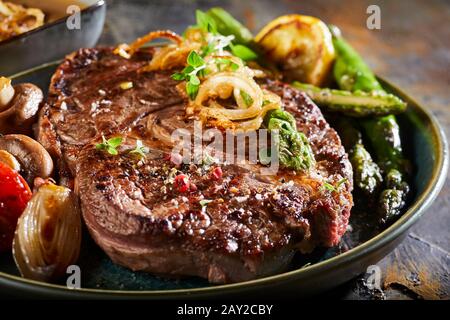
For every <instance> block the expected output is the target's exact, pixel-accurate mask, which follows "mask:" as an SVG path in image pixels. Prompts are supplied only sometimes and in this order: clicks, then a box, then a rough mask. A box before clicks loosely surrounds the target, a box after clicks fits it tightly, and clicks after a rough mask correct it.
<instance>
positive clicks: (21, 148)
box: [0, 134, 53, 185]
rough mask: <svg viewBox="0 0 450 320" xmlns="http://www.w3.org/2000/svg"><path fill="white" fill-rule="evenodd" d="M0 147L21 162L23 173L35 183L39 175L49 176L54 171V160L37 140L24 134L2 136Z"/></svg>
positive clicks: (30, 181)
mask: <svg viewBox="0 0 450 320" xmlns="http://www.w3.org/2000/svg"><path fill="white" fill-rule="evenodd" d="M0 149H1V150H5V151H7V152H9V153H10V154H11V155H13V156H14V157H15V158H16V159H17V161H19V163H20V167H21V174H22V176H23V177H24V179H25V180H26V181H27V182H28V183H29V184H30V185H33V182H34V179H35V178H37V177H41V178H44V179H46V178H49V177H50V176H51V174H52V172H53V160H52V158H51V157H50V154H49V153H48V152H47V150H45V148H44V147H43V146H42V145H41V144H40V143H39V142H37V141H36V140H34V139H32V138H30V137H28V136H25V135H22V134H8V135H4V136H2V137H0Z"/></svg>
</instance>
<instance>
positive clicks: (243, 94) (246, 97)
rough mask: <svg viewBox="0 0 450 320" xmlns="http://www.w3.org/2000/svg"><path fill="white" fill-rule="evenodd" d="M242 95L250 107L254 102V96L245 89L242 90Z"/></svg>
mask: <svg viewBox="0 0 450 320" xmlns="http://www.w3.org/2000/svg"><path fill="white" fill-rule="evenodd" d="M239 93H240V95H241V97H242V99H243V100H244V102H245V104H246V105H247V107H250V106H251V105H252V104H253V98H252V97H251V96H250V95H249V94H248V93H247V92H245V91H242V90H240V92H239Z"/></svg>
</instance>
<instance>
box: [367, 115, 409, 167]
mask: <svg viewBox="0 0 450 320" xmlns="http://www.w3.org/2000/svg"><path fill="white" fill-rule="evenodd" d="M361 124H362V126H363V128H364V130H365V132H366V135H367V137H368V138H369V140H370V142H371V143H372V148H373V149H374V151H375V153H376V154H377V160H378V163H379V164H380V166H381V168H382V169H383V170H384V171H385V172H389V170H390V169H397V170H398V169H401V168H403V167H404V165H405V160H404V159H403V151H402V145H401V141H400V127H399V125H398V123H397V121H396V119H395V117H394V116H393V115H390V116H386V117H381V118H376V119H368V120H363V121H361ZM400 171H403V170H400Z"/></svg>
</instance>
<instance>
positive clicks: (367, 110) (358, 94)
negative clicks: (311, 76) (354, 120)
mask: <svg viewBox="0 0 450 320" xmlns="http://www.w3.org/2000/svg"><path fill="white" fill-rule="evenodd" d="M293 86H294V87H296V88H298V89H300V90H301V91H304V92H305V93H306V94H308V96H309V97H310V98H311V99H312V100H314V102H316V103H317V104H318V105H320V106H321V107H323V108H324V109H325V110H327V111H335V112H340V113H342V114H345V115H347V116H351V117H367V116H384V115H388V114H392V113H400V112H403V111H405V109H406V104H405V103H404V102H403V101H402V100H401V99H399V98H398V97H396V96H394V95H393V94H388V93H384V92H381V91H374V92H370V93H368V92H364V91H360V90H359V91H355V92H350V91H345V90H334V89H322V88H318V87H315V86H313V85H310V84H303V83H300V82H297V81H295V82H294V83H293Z"/></svg>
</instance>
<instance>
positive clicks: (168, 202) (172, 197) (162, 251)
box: [38, 48, 352, 283]
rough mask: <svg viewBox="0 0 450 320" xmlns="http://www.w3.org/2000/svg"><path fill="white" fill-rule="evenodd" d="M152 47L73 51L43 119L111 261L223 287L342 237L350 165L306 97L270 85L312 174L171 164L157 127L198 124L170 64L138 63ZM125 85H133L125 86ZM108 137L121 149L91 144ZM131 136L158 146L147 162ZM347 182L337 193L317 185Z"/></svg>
mask: <svg viewBox="0 0 450 320" xmlns="http://www.w3.org/2000/svg"><path fill="white" fill-rule="evenodd" d="M151 55H152V49H148V50H147V51H140V52H138V53H137V54H135V55H134V56H133V57H132V58H131V59H130V60H126V59H123V58H121V57H119V56H117V55H114V54H112V50H111V49H109V48H101V49H83V50H80V51H78V52H76V53H74V54H72V55H71V56H69V57H68V58H67V59H66V60H65V61H64V62H63V63H62V64H61V65H60V66H59V68H58V69H57V71H56V73H55V74H54V76H53V78H52V81H51V85H50V89H49V96H48V100H47V105H46V106H45V107H44V109H43V110H42V113H41V116H40V122H39V132H38V137H39V140H40V142H41V143H42V144H43V145H44V146H45V147H46V148H47V149H48V150H49V151H50V152H51V154H52V155H53V156H54V157H55V158H56V159H57V161H58V164H59V171H60V175H61V179H62V181H64V182H65V183H66V184H68V185H71V183H72V181H74V188H75V190H76V192H77V194H78V195H79V197H80V201H81V207H82V211H83V216H84V220H85V222H86V225H87V227H88V229H89V231H90V233H91V235H92V237H93V238H94V240H95V241H96V242H97V244H98V245H99V246H100V247H101V248H102V249H103V250H104V251H105V252H106V253H107V254H108V255H109V256H110V258H111V259H112V260H113V261H114V262H116V263H118V264H120V265H123V266H126V267H129V268H131V269H132V270H143V271H148V272H151V273H154V274H161V275H168V276H171V275H172V276H179V275H193V276H200V277H205V278H208V279H209V281H210V282H214V283H225V282H236V281H244V280H249V279H253V278H257V277H261V276H265V275H269V274H273V273H276V272H280V271H282V270H284V269H286V268H287V266H288V265H289V263H290V261H291V259H292V257H293V255H294V253H295V252H296V251H298V250H300V251H303V252H307V251H310V250H312V249H313V248H314V247H315V246H318V245H322V246H333V245H336V244H337V243H338V242H339V240H340V237H341V236H342V234H343V233H344V232H345V230H346V227H347V224H348V218H349V214H350V209H351V207H352V197H351V188H352V173H351V166H350V164H349V162H348V159H347V155H346V154H345V151H344V149H343V147H342V146H341V143H340V139H339V137H338V136H337V134H336V132H335V131H334V130H333V129H332V128H330V127H329V125H328V124H327V122H326V121H325V120H324V118H323V116H322V114H321V112H320V110H319V109H318V108H317V107H316V106H315V105H314V104H313V103H312V102H311V100H309V99H308V98H307V97H306V96H305V95H304V94H302V93H300V92H299V91H297V90H295V89H293V88H291V87H289V86H287V85H285V84H282V83H279V82H276V81H269V80H267V81H266V82H265V84H264V86H265V88H266V89H268V90H271V91H273V92H275V93H277V94H278V95H280V96H281V97H282V99H283V102H284V105H285V109H286V110H287V111H289V112H290V113H292V114H293V115H294V116H295V117H296V119H297V124H298V129H299V130H300V131H302V132H303V133H305V135H306V136H307V137H308V139H309V141H310V143H311V147H312V149H313V152H314V155H315V159H316V166H315V167H314V168H313V169H312V170H311V171H310V172H308V173H296V174H295V173H293V172H290V171H283V170H280V171H279V172H278V174H277V175H276V176H261V175H260V174H259V171H258V170H256V169H255V167H256V166H257V165H254V166H242V165H234V164H227V165H225V164H221V165H215V164H211V165H207V166H201V165H194V164H184V165H181V166H180V165H176V164H174V163H173V162H172V161H171V159H170V157H167V152H168V151H170V146H168V145H166V144H164V142H162V140H161V139H156V137H155V130H151V129H152V126H158V127H157V128H158V130H160V131H164V132H166V133H169V134H170V132H171V131H172V130H174V129H176V128H179V127H183V128H186V129H187V130H192V123H191V122H190V121H191V120H186V119H185V117H184V110H185V107H186V104H187V99H186V97H185V96H184V95H182V94H181V93H180V91H179V90H178V89H177V88H176V86H177V84H178V82H176V81H174V80H172V79H171V78H170V75H171V74H172V73H173V71H172V72H162V71H161V72H146V73H141V72H139V71H138V69H139V68H140V67H142V66H143V65H145V64H146V63H147V62H148V60H149V59H151ZM126 81H131V82H132V83H133V88H130V89H128V90H123V89H121V88H120V83H123V82H126ZM154 128H155V127H153V129H154ZM102 134H103V135H105V136H107V137H112V136H118V135H120V136H122V137H123V138H124V143H123V144H122V145H121V146H120V148H119V154H118V155H115V156H114V155H110V154H108V153H106V152H104V151H101V150H97V149H96V148H95V144H96V143H99V142H100V141H101V135H102ZM136 139H140V140H142V141H143V142H144V144H145V145H147V146H149V147H150V148H151V151H150V152H149V153H148V155H147V156H146V157H145V158H139V157H136V156H135V155H133V154H130V153H129V150H131V149H133V148H134V146H135V144H136ZM217 167H220V168H221V170H219V171H218V169H217ZM181 172H182V173H183V174H184V176H185V177H188V178H189V182H188V184H185V185H183V188H184V189H180V188H177V184H176V181H175V182H174V179H176V177H175V175H179V174H180V173H181ZM218 172H219V173H220V174H218ZM343 178H346V179H347V183H345V184H343V185H342V186H341V188H339V189H337V190H335V191H330V190H327V189H324V188H323V187H322V185H323V183H324V182H325V181H326V182H328V183H331V184H336V183H337V182H338V181H341V180H342V179H343ZM202 200H208V201H206V202H207V203H205V201H203V202H202ZM210 200H212V201H210Z"/></svg>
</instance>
